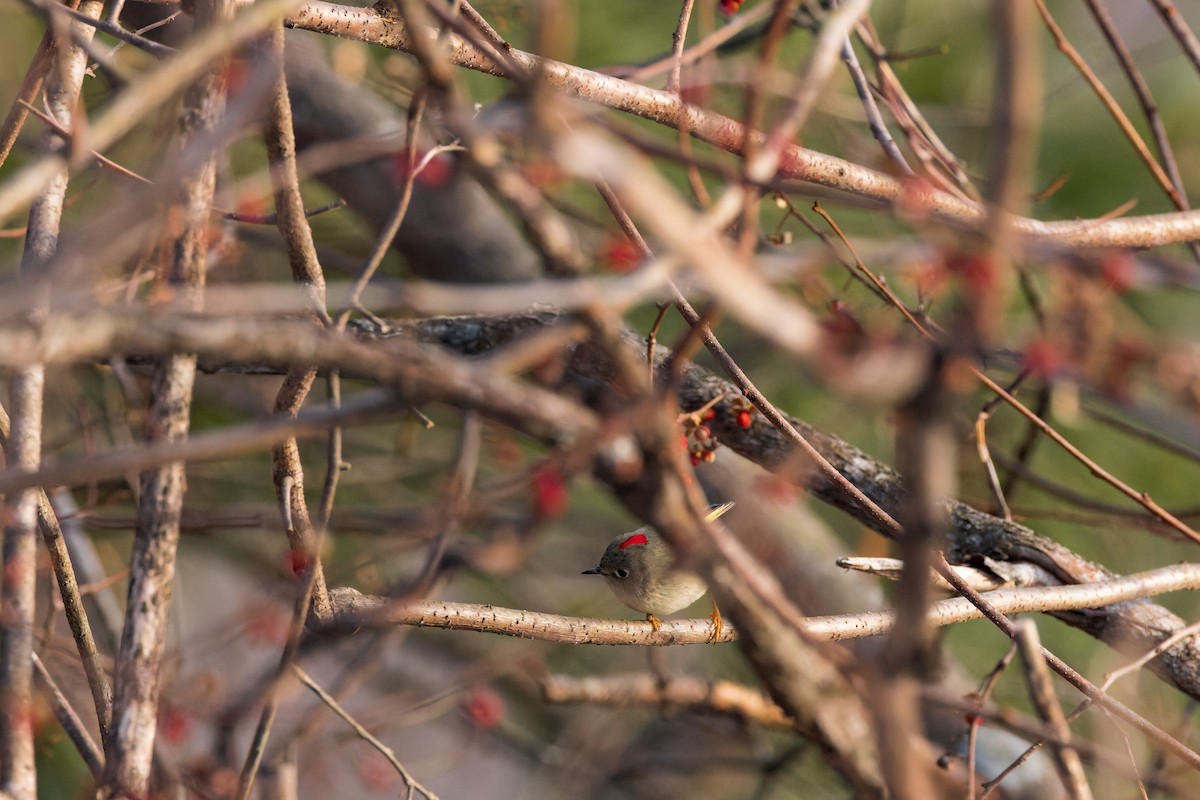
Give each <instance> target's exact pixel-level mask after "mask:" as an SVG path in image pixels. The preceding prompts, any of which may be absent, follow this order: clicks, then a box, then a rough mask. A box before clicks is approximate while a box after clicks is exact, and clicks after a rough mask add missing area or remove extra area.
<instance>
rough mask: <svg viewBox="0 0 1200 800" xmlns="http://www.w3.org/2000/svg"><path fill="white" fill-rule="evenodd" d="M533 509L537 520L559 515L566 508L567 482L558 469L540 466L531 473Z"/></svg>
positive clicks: (564, 511)
mask: <svg viewBox="0 0 1200 800" xmlns="http://www.w3.org/2000/svg"><path fill="white" fill-rule="evenodd" d="M532 484H533V510H534V514H535V515H536V516H537V518H538V519H539V520H546V519H554V518H555V517H561V516H562V515H563V514H564V513H566V510H567V482H566V481H565V480H563V476H562V475H561V474H560V473H559V472H558V470H555V469H552V468H550V467H542V468H541V469H539V470H538V471H537V472H535V473H534V474H533V480H532Z"/></svg>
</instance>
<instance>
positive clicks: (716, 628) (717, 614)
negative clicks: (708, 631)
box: [708, 600, 725, 642]
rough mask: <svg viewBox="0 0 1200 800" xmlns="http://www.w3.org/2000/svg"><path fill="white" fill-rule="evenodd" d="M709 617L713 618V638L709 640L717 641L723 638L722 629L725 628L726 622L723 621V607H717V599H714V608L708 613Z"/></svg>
mask: <svg viewBox="0 0 1200 800" xmlns="http://www.w3.org/2000/svg"><path fill="white" fill-rule="evenodd" d="M708 618H709V619H711V620H712V626H713V633H712V638H711V639H709V641H710V642H715V641H717V640H718V639H720V638H721V631H722V630H724V628H725V624H724V623H723V622H722V621H721V609H719V608H717V601H716V600H713V610H712V613H711V614H709V615H708Z"/></svg>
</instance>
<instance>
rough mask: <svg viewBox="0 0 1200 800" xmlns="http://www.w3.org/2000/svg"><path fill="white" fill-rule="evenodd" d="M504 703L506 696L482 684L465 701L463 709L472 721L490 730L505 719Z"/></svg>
mask: <svg viewBox="0 0 1200 800" xmlns="http://www.w3.org/2000/svg"><path fill="white" fill-rule="evenodd" d="M504 705H505V704H504V698H503V697H501V696H500V694H499V693H498V692H496V690H495V689H492V688H490V687H487V686H481V687H479V688H478V689H476V690H475V691H474V692H472V693H471V696H470V697H468V698H467V701H466V702H465V703H463V710H464V711H466V712H467V717H468V719H470V720H471V722H474V723H475V724H476V725H478V726H479V727H481V728H484V729H487V730H490V729H492V728H495V727H496V726H497V725H499V724H500V723H501V722H502V721H503V720H504Z"/></svg>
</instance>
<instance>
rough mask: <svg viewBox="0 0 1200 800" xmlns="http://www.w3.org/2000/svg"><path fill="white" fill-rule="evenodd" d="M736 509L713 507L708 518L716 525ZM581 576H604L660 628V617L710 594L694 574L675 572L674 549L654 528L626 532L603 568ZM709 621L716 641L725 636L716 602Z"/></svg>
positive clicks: (612, 544) (622, 597)
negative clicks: (726, 514) (722, 516)
mask: <svg viewBox="0 0 1200 800" xmlns="http://www.w3.org/2000/svg"><path fill="white" fill-rule="evenodd" d="M731 508H733V503H724V504H722V505H719V506H713V507H712V508H711V509H710V510H709V512H708V514H707V515H705V517H704V519H705V521H706V522H712V521H713V520H714V519H716V518H717V517H719V516H721V515H722V514H724V513H725V512H726V511H728V510H729V509H731ZM580 574H581V575H603V576H604V578H605V580H606V581H607V582H608V585H609V587H610V588H611V589H612V590H613V594H615V595H616V596H617V599H618V600H620V601H621V602H622V603H624V604H625V605H627V606H629V607H630V608H632V609H634V610H635V611H641V612H644V613H645V614H646V621H647V622H649V623H650V625H651V626H653V628H654V630H656V631H657V630H658V629H659V625H660V624H661V623H660V622H659V620H658V616H657V615H659V614H674V613H675V612H676V611H679V610H680V609H684V608H687V607H688V606H690V605H691V604H692V603H694V602H696V601H697V600H699V599H700V596H701V595H702V594H704V593H705V592H707V591H708V585H707V584H705V582H704V580H703V579H702V578H701V577H700V576H699V575H697V574H695V573H694V572H688V571H687V570H682V569H675V556H674V555H673V554H672V553H671V548H670V546H669V545H668V544H667V543H666V541H665V540H664V539H663V538H662V536H661V535H660V534H659V533H658V531H656V530H654V529H653V528H638V529H637V530H636V531H633V532H632V533H622V534H621V535H620V536H618V537H617V538H615V539H613V540H612V541H611V542H609V543H608V547H607V549H605V551H604V555H603V556H602V557H601V558H600V566H598V567H593V568H592V569H585V570H584V571H583V572H582V573H580ZM709 619H711V620H712V623H713V635H712V640H713V641H716V640H717V639H719V638H720V636H721V628H722V623H721V612H720V611H719V610H718V609H717V604H716V602H715V601H714V602H713V610H712V614H711V615H710V616H709Z"/></svg>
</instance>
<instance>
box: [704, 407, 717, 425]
mask: <svg viewBox="0 0 1200 800" xmlns="http://www.w3.org/2000/svg"><path fill="white" fill-rule="evenodd" d="M716 418H717V410H716V409H715V408H710V409H709V410H708V411H705V412H704V421H705V422H712V421H713V420H714V419H716Z"/></svg>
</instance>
